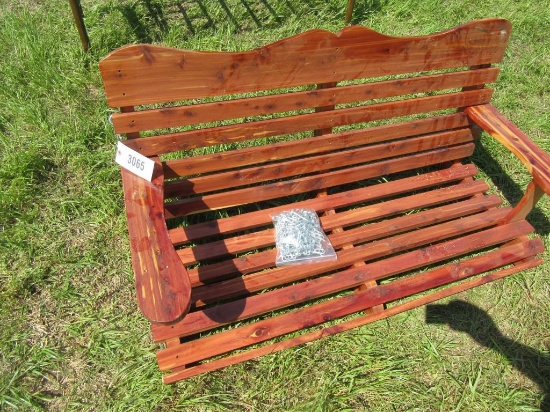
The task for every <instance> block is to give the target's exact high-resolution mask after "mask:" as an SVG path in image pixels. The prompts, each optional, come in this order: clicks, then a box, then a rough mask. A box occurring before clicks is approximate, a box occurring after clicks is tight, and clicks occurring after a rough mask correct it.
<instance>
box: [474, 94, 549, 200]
mask: <svg viewBox="0 0 550 412" xmlns="http://www.w3.org/2000/svg"><path fill="white" fill-rule="evenodd" d="M465 112H466V114H467V115H468V117H469V118H470V119H471V120H472V121H473V122H474V123H476V124H477V125H479V126H480V127H481V128H482V129H483V130H485V131H486V132H487V133H489V134H490V135H491V136H493V137H494V138H495V139H497V140H498V141H499V142H500V143H502V144H503V145H504V146H505V147H507V148H508V149H509V150H510V151H511V152H512V153H514V154H515V155H516V156H517V158H518V159H519V160H520V161H521V162H522V163H523V164H524V165H525V166H526V167H527V169H528V170H529V173H530V174H531V176H533V181H534V182H535V183H536V184H537V185H538V186H539V187H540V188H541V189H542V190H544V192H546V194H549V195H550V156H549V155H548V154H547V153H546V152H544V151H543V150H542V149H541V148H539V147H538V146H537V145H536V144H535V143H534V142H533V141H532V140H531V139H529V137H527V136H526V135H525V134H524V133H523V132H522V131H521V130H519V128H518V127H517V126H516V125H515V124H513V123H512V122H511V121H510V120H508V119H507V118H506V117H504V116H503V115H502V114H501V113H500V112H499V111H498V110H497V109H496V108H495V107H494V106H492V105H490V104H484V105H480V106H471V107H468V108H467V109H466V110H465Z"/></svg>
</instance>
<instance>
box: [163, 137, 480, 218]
mask: <svg viewBox="0 0 550 412" xmlns="http://www.w3.org/2000/svg"><path fill="white" fill-rule="evenodd" d="M473 150H474V144H473V143H468V144H463V145H460V146H456V147H449V148H443V149H435V150H430V151H426V152H423V153H420V154H413V155H409V156H406V157H400V158H394V159H389V160H383V161H379V162H374V163H370V164H366V165H361V166H357V167H350V168H347V169H344V170H339V171H334V172H329V173H323V174H319V175H313V176H306V177H302V178H296V179H293V180H290V181H282V182H275V183H269V184H265V185H262V186H255V187H251V188H244V189H237V190H232V191H227V192H221V193H215V194H211V195H205V196H200V197H196V198H189V199H184V200H178V201H174V202H167V203H166V204H165V215H166V217H167V218H172V217H178V216H183V215H187V214H192V213H198V212H202V211H207V210H216V209H223V208H229V207H234V206H241V205H246V204H250V203H257V202H262V201H266V200H272V199H277V198H279V197H284V196H288V195H289V194H294V195H296V194H299V193H308V192H312V191H317V190H321V189H327V188H330V187H334V186H338V185H343V184H346V183H351V182H357V181H359V180H362V179H369V178H372V177H377V176H383V175H386V174H391V173H398V172H402V171H405V170H410V169H413V168H416V167H418V166H420V165H422V166H430V165H435V164H441V163H445V162H449V161H453V160H458V159H462V158H465V157H468V156H470V155H471V154H472V153H473Z"/></svg>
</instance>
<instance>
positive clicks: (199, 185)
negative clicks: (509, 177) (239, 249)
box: [164, 129, 473, 198]
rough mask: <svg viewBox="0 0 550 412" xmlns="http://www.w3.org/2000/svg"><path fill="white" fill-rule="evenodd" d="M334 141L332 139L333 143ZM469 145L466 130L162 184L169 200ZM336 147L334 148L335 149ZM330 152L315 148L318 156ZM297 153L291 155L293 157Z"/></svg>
mask: <svg viewBox="0 0 550 412" xmlns="http://www.w3.org/2000/svg"><path fill="white" fill-rule="evenodd" d="M335 140H336V139H335ZM471 141H473V137H472V133H471V131H470V129H461V130H456V131H450V132H442V133H437V134H433V135H428V136H422V137H416V138H409V139H406V140H399V141H392V142H389V143H381V144H376V145H371V146H367V147H361V148H353V147H349V148H347V149H346V150H342V151H340V152H336V151H334V152H329V153H326V154H323V155H318V156H310V157H301V158H299V159H296V160H287V161H284V162H277V163H273V164H267V165H266V164H260V165H258V166H255V167H250V168H241V169H239V170H235V171H229V172H220V173H216V174H211V175H207V176H199V177H195V178H189V179H184V180H176V181H171V182H166V183H165V186H164V187H165V197H166V198H171V197H176V196H183V195H187V194H199V193H207V192H214V191H217V190H224V189H228V188H236V187H239V186H245V185H251V184H258V183H262V182H266V181H269V180H279V179H284V178H289V177H292V176H296V175H306V174H311V173H319V172H323V171H328V170H331V169H337V168H341V167H345V166H352V165H355V164H361V163H366V162H370V161H375V160H382V159H387V158H391V157H397V156H402V155H405V154H410V153H418V152H423V151H426V150H430V149H435V148H440V147H445V146H452V145H457V144H461V143H466V142H471ZM335 146H337V144H336V145H335ZM329 148H330V143H329V146H328V147H322V146H319V147H318V149H319V151H320V152H326V151H327V150H328V149H329ZM298 150H299V149H297V150H296V152H294V156H293V157H296V156H297V155H298V154H299V153H300V152H299V151H298Z"/></svg>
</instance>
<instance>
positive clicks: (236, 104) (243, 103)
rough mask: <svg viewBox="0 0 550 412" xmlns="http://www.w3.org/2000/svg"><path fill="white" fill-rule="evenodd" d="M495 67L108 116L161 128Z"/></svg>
mask: <svg viewBox="0 0 550 412" xmlns="http://www.w3.org/2000/svg"><path fill="white" fill-rule="evenodd" d="M498 72H499V69H498V68H497V67H490V68H481V69H476V70H466V71H459V72H451V73H442V74H436V75H428V76H418V77H412V78H400V79H395V80H386V81H380V82H375V83H363V84H355V85H349V86H340V87H331V88H326V89H316V90H308V91H302V92H291V93H281V94H275V95H268V96H258V97H250V98H243V99H235V100H224V101H219V102H212V103H203V104H195V105H183V106H176V107H169V108H161V109H151V110H143V111H136V112H131V113H115V114H114V115H113V117H112V120H113V125H114V128H115V132H116V133H132V132H137V131H145V130H153V129H165V128H171V127H180V126H187V125H192V124H199V123H210V122H216V121H221V120H228V119H238V118H248V117H254V116H262V115H268V114H274V113H282V112H290V111H295V110H303V109H307V108H315V107H323V106H329V105H337V104H345V103H353V102H357V101H365V100H373V99H381V98H389V97H394V96H401V95H407V94H413V93H419V92H423V93H426V92H432V91H437V90H447V89H453V88H462V87H473V86H481V85H484V84H487V83H493V82H494V81H496V79H497V76H498Z"/></svg>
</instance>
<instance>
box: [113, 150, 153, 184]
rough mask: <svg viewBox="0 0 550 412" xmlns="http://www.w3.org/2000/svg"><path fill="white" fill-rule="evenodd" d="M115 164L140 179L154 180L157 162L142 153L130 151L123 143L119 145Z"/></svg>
mask: <svg viewBox="0 0 550 412" xmlns="http://www.w3.org/2000/svg"><path fill="white" fill-rule="evenodd" d="M115 162H117V163H118V164H119V165H120V166H121V167H123V168H124V169H126V170H129V171H130V172H132V173H134V174H136V175H138V176H139V177H141V178H143V179H145V180H148V181H149V182H150V181H151V179H152V178H153V169H154V168H155V162H154V161H153V160H151V159H149V158H148V157H146V156H143V155H142V154H141V153H138V152H136V151H135V150H133V149H130V148H129V147H128V146H126V145H125V144H124V143H122V142H120V141H119V142H118V143H117V147H116V156H115Z"/></svg>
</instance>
